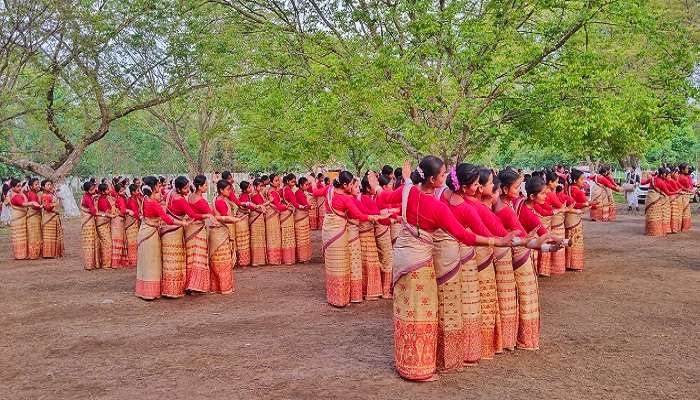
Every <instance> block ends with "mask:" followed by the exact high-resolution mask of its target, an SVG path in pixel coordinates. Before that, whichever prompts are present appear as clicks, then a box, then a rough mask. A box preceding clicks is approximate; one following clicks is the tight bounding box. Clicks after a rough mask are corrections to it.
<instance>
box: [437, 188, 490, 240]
mask: <svg viewBox="0 0 700 400" xmlns="http://www.w3.org/2000/svg"><path fill="white" fill-rule="evenodd" d="M446 192H447V191H444V192H442V195H441V196H440V200H442V201H443V202H444V203H445V204H447V206H448V207H449V208H450V211H452V214H454V216H455V218H457V221H459V223H460V224H462V226H463V227H465V228H469V229H471V231H472V232H474V233H476V234H477V235H480V236H486V237H491V236H493V235H492V234H491V231H490V230H489V229H488V228H487V227H486V225H484V223H483V221H482V220H481V217H479V213H478V212H477V211H476V209H475V208H474V206H473V205H472V204H471V202H469V200H467V199H464V201H463V202H462V203H461V204H458V205H452V204H450V202H449V200H448V198H447V196H445V193H446ZM453 196H459V195H457V194H453Z"/></svg>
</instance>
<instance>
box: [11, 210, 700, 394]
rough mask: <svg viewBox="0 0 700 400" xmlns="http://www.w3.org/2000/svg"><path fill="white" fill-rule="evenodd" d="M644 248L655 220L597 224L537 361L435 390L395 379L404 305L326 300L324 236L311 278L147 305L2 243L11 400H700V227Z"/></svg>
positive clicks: (258, 277)
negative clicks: (397, 314)
mask: <svg viewBox="0 0 700 400" xmlns="http://www.w3.org/2000/svg"><path fill="white" fill-rule="evenodd" d="M694 223H695V228H694V230H693V231H692V232H690V233H687V234H681V235H673V236H670V237H667V238H661V239H659V238H650V237H645V236H644V235H643V229H644V219H643V216H627V215H620V216H619V221H618V222H615V223H605V224H603V223H590V222H587V223H586V224H585V238H586V269H585V271H584V272H582V273H567V274H566V275H564V276H558V277H554V278H543V279H540V287H541V289H540V292H541V310H542V340H541V350H540V351H537V352H527V351H516V352H511V353H506V354H503V355H501V356H498V357H496V359H495V360H491V361H483V362H482V363H481V364H480V365H479V366H477V367H474V368H469V369H466V370H464V371H463V372H459V373H454V374H450V375H443V376H442V377H441V379H440V380H439V381H438V382H434V383H424V384H415V383H411V382H406V381H404V380H402V379H400V378H399V377H398V376H397V375H396V373H395V372H394V370H393V354H392V351H393V344H392V321H391V303H390V302H389V301H386V300H379V301H374V302H365V303H363V304H359V305H352V306H350V307H347V308H345V309H335V308H333V307H330V306H328V305H327V304H326V302H325V300H324V286H323V285H324V283H323V282H324V280H323V265H322V260H321V259H320V257H319V242H320V235H319V233H318V232H314V236H313V238H314V244H315V258H314V259H313V262H312V263H311V264H308V265H298V266H293V267H281V266H279V267H259V268H248V269H245V270H237V271H236V292H235V293H234V294H233V295H230V296H222V295H213V294H212V295H199V296H187V297H185V298H183V299H178V300H157V301H153V302H146V301H143V300H140V299H137V298H136V297H134V295H133V287H134V279H135V271H134V270H100V271H91V272H88V271H85V270H83V269H82V265H81V261H80V258H79V252H80V237H79V232H78V221H77V220H71V221H66V222H65V225H66V229H67V241H66V249H67V256H66V257H65V258H64V259H61V260H39V261H31V262H29V261H14V260H11V253H10V244H9V240H8V238H7V235H8V232H7V230H4V231H3V232H2V233H1V234H0V235H1V236H0V305H1V307H2V311H1V312H0V398H3V399H44V398H46V399H119V400H122V399H130V398H135V399H168V400H172V399H197V398H205V397H206V398H211V399H220V398H225V399H316V398H332V399H384V400H386V399H414V398H415V399H419V398H420V399H422V398H431V399H457V398H458V399H472V398H474V399H476V398H479V399H522V398H532V399H639V398H646V399H697V398H698V396H699V395H698V393H700V383H699V380H698V375H699V372H700V359H699V355H698V354H699V352H698V350H699V349H698V347H699V346H698V344H699V338H700V326H699V324H698V317H700V248H699V246H698V244H699V243H700V218H697V217H696V218H695V221H694Z"/></svg>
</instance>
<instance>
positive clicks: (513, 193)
mask: <svg viewBox="0 0 700 400" xmlns="http://www.w3.org/2000/svg"><path fill="white" fill-rule="evenodd" d="M522 183H523V177H522V176H521V177H518V179H516V180H515V182H513V184H511V185H510V186H509V187H508V188H507V190H506V196H508V197H510V198H511V199H515V198H517V197H518V196H520V185H521V184H522Z"/></svg>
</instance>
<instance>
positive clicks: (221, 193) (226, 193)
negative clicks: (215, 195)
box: [219, 185, 231, 197]
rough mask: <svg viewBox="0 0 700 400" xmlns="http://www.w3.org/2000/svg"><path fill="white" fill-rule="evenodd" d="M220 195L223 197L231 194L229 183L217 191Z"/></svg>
mask: <svg viewBox="0 0 700 400" xmlns="http://www.w3.org/2000/svg"><path fill="white" fill-rule="evenodd" d="M219 194H220V195H222V196H224V197H229V196H230V195H231V185H228V186H226V187H225V188H223V189H221V191H220V192H219Z"/></svg>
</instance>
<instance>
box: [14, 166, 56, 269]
mask: <svg viewBox="0 0 700 400" xmlns="http://www.w3.org/2000/svg"><path fill="white" fill-rule="evenodd" d="M3 186H4V188H3V205H2V207H3V213H4V212H8V214H9V215H8V216H9V222H10V238H11V241H12V254H13V256H14V258H15V259H16V260H37V259H40V258H59V257H63V255H64V244H63V226H62V225H61V217H60V215H59V213H58V208H59V199H58V196H56V192H55V189H54V184H53V181H51V180H49V179H46V180H43V181H41V182H40V181H39V179H38V178H29V179H27V180H26V181H21V180H19V179H16V178H12V179H9V180H8V181H7V182H5V183H3Z"/></svg>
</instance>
